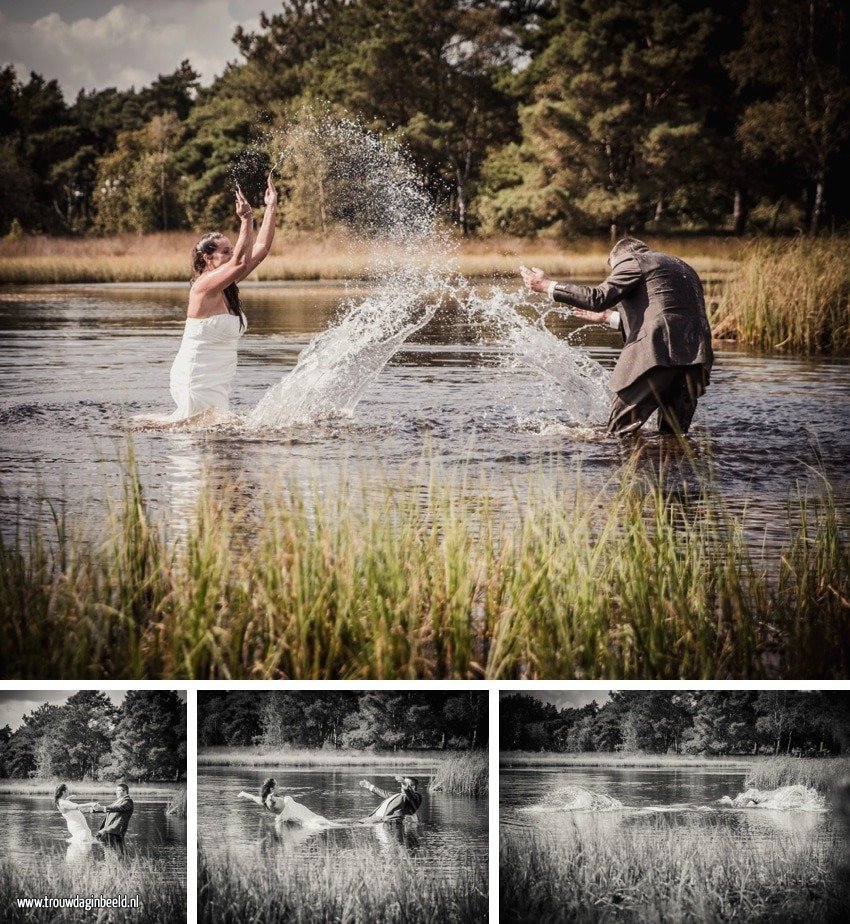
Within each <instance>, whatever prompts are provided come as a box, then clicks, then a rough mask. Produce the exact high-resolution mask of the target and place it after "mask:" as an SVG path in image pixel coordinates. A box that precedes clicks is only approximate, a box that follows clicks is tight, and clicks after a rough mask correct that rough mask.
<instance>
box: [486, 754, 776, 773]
mask: <svg viewBox="0 0 850 924" xmlns="http://www.w3.org/2000/svg"><path fill="white" fill-rule="evenodd" d="M757 761H759V758H757V757H712V756H707V755H701V754H606V753H596V752H594V753H587V754H561V753H557V754H555V753H551V752H548V753H542V752H536V751H502V752H501V754H500V755H499V763H500V765H501V766H503V767H550V766H555V767H646V768H648V769H652V768H657V769H670V770H673V769H675V768H678V767H713V768H716V769H729V770H742V769H747V768H749V767H751V766H753V764H754V763H756V762H757Z"/></svg>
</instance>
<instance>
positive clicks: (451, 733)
mask: <svg viewBox="0 0 850 924" xmlns="http://www.w3.org/2000/svg"><path fill="white" fill-rule="evenodd" d="M487 737H488V709H487V694H486V693H479V692H475V691H465V692H458V693H447V692H434V693H430V692H429V693H418V692H393V693H385V692H373V691H370V692H366V693H349V692H339V693H331V692H310V693H299V692H292V693H289V692H283V691H280V692H277V691H275V692H253V691H237V692H232V693H224V692H206V691H201V692H199V693H198V743H199V744H200V745H205V746H230V747H234V746H236V747H238V746H251V745H261V746H267V747H301V748H325V749H328V750H337V749H340V750H341V749H348V748H365V749H372V750H398V749H401V748H405V749H417V748H450V749H463V750H471V749H475V748H485V747H486V746H487Z"/></svg>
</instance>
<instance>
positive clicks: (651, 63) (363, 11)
mask: <svg viewBox="0 0 850 924" xmlns="http://www.w3.org/2000/svg"><path fill="white" fill-rule="evenodd" d="M846 28H847V25H846V9H845V5H844V4H843V3H841V2H839V0H731V2H728V3H724V4H716V3H711V2H707V0H646V2H645V3H642V4H634V3H628V2H625V0H286V2H284V3H283V4H281V5H279V6H278V7H277V11H276V12H271V13H269V14H267V15H266V14H264V15H263V16H262V17H261V20H260V28H259V30H258V31H257V32H256V33H248V32H244V31H242V30H237V32H236V34H235V35H234V36H233V41H234V45H235V48H234V50H235V51H236V52H238V55H239V57H238V59H236V61H235V62H234V63H231V64H229V65H228V66H227V67H226V68H225V70H224V71H223V73H222V74H220V75H219V76H218V77H217V78H216V79H215V80H214V81H213V82H212V84H211V85H210V86H207V87H201V86H200V82H199V76H198V74H197V73H196V72H195V71H194V70H193V68H192V67H191V65H190V64H189V62H188V61H183V62H182V63H180V64H179V66H177V67H176V69H175V70H174V71H173V73H170V74H165V75H161V76H160V77H159V78H157V79H156V80H155V81H153V83H152V84H151V85H150V86H147V87H142V88H140V89H130V90H126V91H118V90H116V89H110V88H106V89H98V90H80V92H79V94H78V95H77V96H76V98H75V99H74V100H73V101H70V102H69V101H67V100H65V99H64V98H63V94H62V92H61V90H60V88H59V85H58V83H57V81H56V80H52V79H50V75H40V74H35V73H32V74H30V75H29V76H28V77H25V76H23V75H19V74H17V73H16V72H15V71H14V69H13V68H12V67H11V66H7V67H5V68H4V69H2V70H0V234H11V235H12V237H16V236H19V235H20V234H21V233H23V232H45V233H51V234H66V235H67V234H86V233H96V234H108V233H116V232H123V231H131V232H138V233H145V232H154V231H162V230H174V229H181V228H190V227H191V228H201V227H204V228H210V227H216V226H219V225H225V226H226V225H227V223H228V222H229V221H231V219H232V216H231V211H232V202H231V199H232V196H231V190H232V186H233V180H234V173H233V170H234V168H235V166H236V165H237V161H239V155H240V153H241V152H243V151H244V150H245V148H246V145H249V144H250V143H251V142H252V140H253V139H255V138H256V136H257V133H258V131H259V130H260V129H261V127H262V126H264V125H265V126H269V125H282V124H285V123H287V122H288V121H291V120H294V119H299V118H303V117H304V115H305V113H310V112H312V113H315V112H316V111H320V112H327V113H330V114H332V115H342V114H344V113H347V114H349V115H352V116H354V117H355V118H357V119H359V120H361V121H362V123H363V124H364V125H365V126H367V127H369V128H371V129H374V130H377V131H380V132H383V133H385V134H386V135H387V136H388V137H390V138H391V139H393V140H394V141H397V142H399V143H401V144H403V145H404V146H405V147H406V148H407V149H408V150H409V151H410V153H411V155H412V156H413V157H414V159H415V160H416V162H417V164H418V166H419V167H420V169H421V171H422V173H423V175H424V176H425V177H426V178H427V181H428V184H429V188H430V189H431V191H432V193H433V195H434V197H435V198H436V199H437V200H438V202H439V203H440V205H441V206H442V208H443V209H444V212H445V214H446V215H447V216H448V217H450V218H451V220H453V221H454V222H456V223H457V224H458V225H459V226H460V228H461V229H462V230H463V231H464V233H470V232H478V233H484V234H494V233H511V234H522V235H531V234H537V233H549V234H554V235H558V236H561V237H568V236H571V235H575V234H582V233H609V232H611V233H615V232H617V231H620V230H626V229H628V230H634V231H638V230H647V231H651V232H654V233H665V232H668V231H677V232H681V231H694V232H701V231H730V232H735V233H741V232H744V231H767V232H777V231H785V230H791V229H803V230H806V231H809V232H817V231H818V230H820V229H824V228H835V227H838V226H844V225H845V224H846V223H847V220H848V218H850V198H849V197H848V192H847V188H846V184H843V183H841V181H840V176H841V171H842V167H843V164H844V163H846V161H847V158H848V155H850V119H848V115H850V79H848V76H849V75H850V74H849V72H850V55H848V54H847V48H846V41H845V40H846ZM175 64H176V62H175ZM239 162H240V163H242V165H243V167H245V165H246V163H247V164H248V166H249V169H248V168H246V169H247V173H248V174H250V175H243V176H241V177H239V178H240V179H241V182H242V183H243V184H245V185H246V186H248V187H249V188H251V187H252V184H253V183H254V182H255V181H257V180H261V178H262V169H263V168H265V167H267V165H268V162H267V161H263V159H262V157H260V159H259V161H257V160H256V159H255V160H254V161H250V159H249V161H245V159H244V158H243V159H242V160H241V161H239ZM298 182H299V180H298V179H297V177H295V176H292V177H289V184H288V185H289V188H288V189H286V190H285V192H287V193H288V194H289V195H288V196H287V203H288V207H284V208H283V209H282V210H281V221H282V222H283V223H284V224H285V225H286V226H287V227H290V228H304V229H307V230H322V229H317V228H316V227H315V224H316V218H315V210H314V209H306V210H305V209H303V208H302V207H300V206H299V204H298V203H299V202H303V201H304V199H305V197H304V196H298V195H296V194H295V193H297V190H295V189H293V188H292V185H293V184H296V183H298ZM283 183H284V186H286V185H287V177H286V176H284V177H283ZM249 191H250V192H253V197H254V202H255V203H256V202H257V201H258V193H257V189H256V188H251V189H249Z"/></svg>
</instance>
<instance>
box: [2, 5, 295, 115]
mask: <svg viewBox="0 0 850 924" xmlns="http://www.w3.org/2000/svg"><path fill="white" fill-rule="evenodd" d="M280 6H281V2H280V0H127V2H126V3H109V2H104V0H64V2H59V3H57V2H53V3H48V2H46V0H0V62H2V64H3V65H6V64H14V66H15V68H16V70H17V72H18V77H19V78H21V79H22V80H24V81H26V80H27V79H28V78H29V73H30V71H36V72H38V73H39V74H42V75H43V76H44V77H46V78H47V79H52V78H54V77H55V78H56V79H57V80H58V81H59V84H60V86H61V87H62V90H63V92H64V94H65V99H66V101H67V102H73V100H74V98H75V97H76V95H77V92H78V91H79V90H80V89H81V88H85V89H86V90H100V89H103V88H104V87H117V88H118V89H119V90H126V89H128V88H129V87H131V86H134V87H136V89H140V88H141V87H143V86H146V85H147V84H149V83H150V82H151V81H152V80H153V79H154V78H155V77H157V76H158V75H159V74H168V73H171V72H172V71H174V70H175V69H176V68H177V67H178V66H179V65H180V62H181V61H182V60H183V59H184V58H188V59H189V61H190V62H191V64H192V66H193V67H194V68H195V70H197V71H199V72H200V73H201V76H202V82H203V83H205V84H208V83H210V81H211V80H212V79H213V77H214V76H215V75H216V74H220V73H221V72H222V71H223V70H224V66H225V64H226V63H227V62H228V61H233V60H236V59H238V58H239V57H240V56H239V53H238V51H237V48H236V46H235V45H234V44H233V42H232V37H233V32H234V30H235V29H236V27H237V26H238V25H242V26H244V27H245V28H246V29H249V30H256V29H258V28H259V22H260V11H261V10H265V11H266V12H267V13H269V14H272V13H275V12H277V11H278V10H279V9H280Z"/></svg>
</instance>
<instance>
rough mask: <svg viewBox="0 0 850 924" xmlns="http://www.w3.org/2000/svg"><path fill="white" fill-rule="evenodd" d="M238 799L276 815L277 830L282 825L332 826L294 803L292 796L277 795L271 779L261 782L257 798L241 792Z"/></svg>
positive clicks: (274, 783)
mask: <svg viewBox="0 0 850 924" xmlns="http://www.w3.org/2000/svg"><path fill="white" fill-rule="evenodd" d="M239 798H240V799H248V800H249V801H251V802H255V803H256V804H257V805H259V806H260V807H261V808H264V809H267V810H268V811H269V812H272V813H273V814H274V815H276V816H277V817H276V818H275V828H277V829H278V830H279V829H280V827H281V825H283V824H292V825H300V826H301V827H303V828H328V827H332V826H333V822H332V821H328V819H327V818H324V817H323V816H321V815H317V814H316V813H315V812H312V811H310V809H308V808H307V806H306V805H301V803H300V802H296V801H295V800H294V799H293V798H292V796H283V795H279V794H278V792H277V783H276V782H275V781H274V780H273V779H272V778H271V777H270V778H269V779H267V780H265V781H264V782H263V785H262V786H261V787H260V795H259V796H255V795H254V794H253V793H250V792H245V791H244V790H243V791H242V792H240V793H239Z"/></svg>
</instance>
